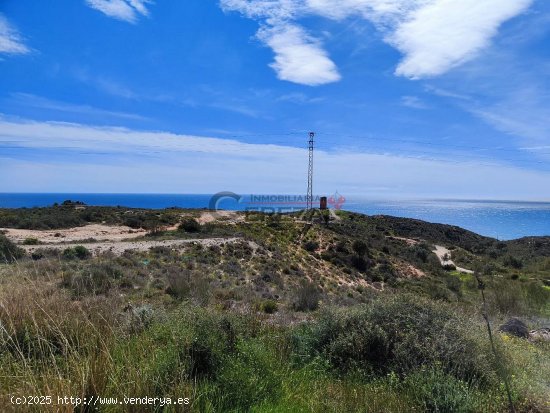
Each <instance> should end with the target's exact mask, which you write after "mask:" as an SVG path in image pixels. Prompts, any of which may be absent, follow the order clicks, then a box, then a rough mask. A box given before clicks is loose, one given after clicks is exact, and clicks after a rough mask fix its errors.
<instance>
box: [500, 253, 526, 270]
mask: <svg viewBox="0 0 550 413" xmlns="http://www.w3.org/2000/svg"><path fill="white" fill-rule="evenodd" d="M504 265H505V266H507V267H510V268H515V269H516V270H519V269H521V268H523V262H522V261H521V260H520V259H519V258H516V257H513V256H511V255H508V256H507V257H506V258H505V259H504Z"/></svg>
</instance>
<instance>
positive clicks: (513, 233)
mask: <svg viewBox="0 0 550 413" xmlns="http://www.w3.org/2000/svg"><path fill="white" fill-rule="evenodd" d="M304 198H305V197H300V196H295V195H285V196H256V195H243V196H235V194H232V193H224V194H223V196H221V197H220V196H218V197H217V198H215V199H219V202H218V203H217V207H218V208H220V209H228V210H245V209H263V210H267V211H285V210H292V209H299V208H303V207H304V206H305V202H304V201H305V199H304ZM65 200H72V201H81V202H84V203H85V204H86V205H101V206H124V207H130V208H151V209H161V208H170V207H180V208H209V207H211V206H212V205H213V204H212V200H213V195H209V194H186V195H183V194H182V195H178V194H74V193H73V194H67V193H65V194H63V193H40V194H36V193H35V194H31V193H0V208H23V207H25V208H31V207H44V206H50V205H53V204H54V203H59V204H60V203H62V202H63V201H65ZM331 201H332V202H331ZM328 203H329V207H339V208H341V209H343V210H348V211H353V212H360V213H364V214H367V215H392V216H397V217H406V218H416V219H421V220H424V221H428V222H437V223H442V224H450V225H457V226H459V227H462V228H465V229H468V230H470V231H473V232H476V233H478V234H481V235H485V236H488V237H493V238H497V239H500V240H510V239H516V238H521V237H526V236H550V202H519V201H490V200H451V199H445V200H441V199H422V200H376V199H369V198H365V197H361V196H355V197H353V196H348V197H346V198H345V199H344V198H343V197H341V198H337V199H336V200H335V199H332V198H329V202H328Z"/></svg>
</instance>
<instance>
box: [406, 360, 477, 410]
mask: <svg viewBox="0 0 550 413" xmlns="http://www.w3.org/2000/svg"><path fill="white" fill-rule="evenodd" d="M403 387H404V388H405V391H406V392H407V393H409V394H410V395H411V397H412V399H413V400H415V401H416V402H417V403H418V404H419V405H420V406H422V408H423V411H424V412H428V413H446V412H453V413H473V412H475V411H477V409H476V398H479V396H480V395H479V394H476V392H475V391H474V389H473V388H472V386H471V385H469V384H468V383H466V382H464V381H462V380H459V379H457V378H456V377H453V376H451V375H449V374H446V373H445V372H444V371H442V370H439V369H434V368H432V369H422V370H419V371H415V372H413V373H412V374H409V375H408V376H407V377H406V378H405V380H404V381H403Z"/></svg>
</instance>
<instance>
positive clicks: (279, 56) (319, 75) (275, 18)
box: [221, 0, 340, 86]
mask: <svg viewBox="0 0 550 413" xmlns="http://www.w3.org/2000/svg"><path fill="white" fill-rule="evenodd" d="M221 6H222V8H223V9H224V10H236V11H239V12H241V13H243V14H244V15H246V16H247V17H250V18H254V19H260V20H263V21H264V22H263V23H262V25H261V27H260V29H259V30H258V33H257V34H256V37H257V38H258V39H259V40H260V41H261V42H263V43H264V44H266V45H267V46H268V47H270V48H271V49H272V50H273V52H274V53H275V61H274V62H273V63H271V64H270V67H271V68H273V70H275V72H276V73H277V77H278V78H279V79H281V80H287V81H289V82H294V83H299V84H303V85H308V86H318V85H323V84H327V83H332V82H337V81H338V80H340V74H339V73H338V69H337V68H336V65H335V64H334V62H333V61H332V60H331V59H330V58H329V57H328V54H327V52H326V51H325V50H324V49H323V47H322V45H321V41H320V40H319V39H317V38H315V37H313V36H311V35H310V34H308V33H307V32H306V30H305V29H304V28H302V27H301V26H299V25H297V24H295V23H293V20H294V18H295V17H296V16H297V14H298V13H299V9H300V8H301V5H300V3H299V2H298V1H296V0H259V1H248V0H221Z"/></svg>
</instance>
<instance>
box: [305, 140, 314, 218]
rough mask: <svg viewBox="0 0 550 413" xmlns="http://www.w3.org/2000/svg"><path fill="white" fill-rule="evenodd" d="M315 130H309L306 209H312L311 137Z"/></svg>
mask: <svg viewBox="0 0 550 413" xmlns="http://www.w3.org/2000/svg"><path fill="white" fill-rule="evenodd" d="M314 137H315V132H309V165H308V170H307V195H306V204H307V205H306V209H307V210H308V211H310V210H311V209H313V138H314Z"/></svg>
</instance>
